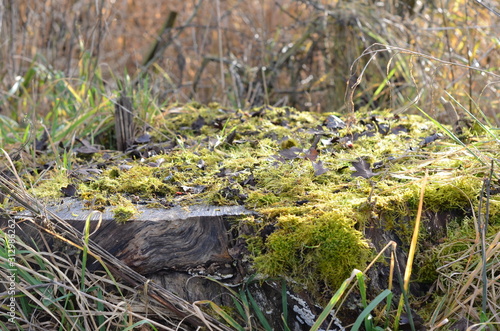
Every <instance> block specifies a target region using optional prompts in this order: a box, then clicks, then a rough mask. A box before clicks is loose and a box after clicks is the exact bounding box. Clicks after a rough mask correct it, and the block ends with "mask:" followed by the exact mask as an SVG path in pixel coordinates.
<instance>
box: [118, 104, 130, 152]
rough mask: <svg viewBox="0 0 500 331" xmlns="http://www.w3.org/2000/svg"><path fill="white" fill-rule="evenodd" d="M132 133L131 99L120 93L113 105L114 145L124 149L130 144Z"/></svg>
mask: <svg viewBox="0 0 500 331" xmlns="http://www.w3.org/2000/svg"><path fill="white" fill-rule="evenodd" d="M133 134H134V117H133V109H132V100H131V99H130V97H127V96H124V95H122V96H121V97H120V99H118V101H117V102H116V106H115V136H116V147H117V149H118V150H120V151H125V150H126V149H127V148H128V147H129V146H130V145H131V144H132V140H133Z"/></svg>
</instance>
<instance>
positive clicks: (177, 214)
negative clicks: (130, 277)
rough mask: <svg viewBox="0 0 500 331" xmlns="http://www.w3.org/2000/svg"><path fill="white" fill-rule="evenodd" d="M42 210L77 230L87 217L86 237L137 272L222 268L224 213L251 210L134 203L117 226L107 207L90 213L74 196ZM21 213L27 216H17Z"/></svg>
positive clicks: (225, 239) (226, 260) (224, 261)
mask: <svg viewBox="0 0 500 331" xmlns="http://www.w3.org/2000/svg"><path fill="white" fill-rule="evenodd" d="M47 209H48V210H49V211H51V212H53V213H54V214H56V215H57V216H59V217H60V218H62V219H63V220H65V221H67V222H68V223H69V224H71V225H72V226H73V227H75V228H76V229H78V230H80V231H83V228H84V226H85V221H86V219H87V218H89V220H90V222H91V223H90V233H91V236H90V239H92V240H93V241H94V242H95V243H96V244H98V245H99V246H101V247H102V248H104V249H105V250H107V251H108V252H110V253H111V254H112V255H114V256H116V257H117V258H119V259H120V260H121V261H123V262H124V263H125V264H127V265H128V266H130V267H131V268H133V269H134V270H135V271H137V272H139V273H140V274H142V275H151V274H155V273H157V272H160V271H162V270H163V271H164V270H182V271H187V270H191V269H195V268H197V269H200V268H203V269H208V268H211V269H213V270H219V269H221V268H222V269H224V267H223V266H224V265H225V264H228V263H231V262H232V261H233V259H232V257H231V256H230V254H229V252H228V249H229V247H230V244H229V242H228V241H229V239H228V235H227V231H228V222H227V217H230V216H241V215H245V214H249V213H251V212H250V211H248V210H246V209H245V208H243V207H242V206H224V207H214V206H191V207H189V208H183V207H174V208H171V209H159V208H146V207H139V208H138V209H139V213H138V214H137V217H135V218H134V219H131V220H129V221H127V222H126V223H122V224H120V223H117V222H116V221H115V220H114V218H113V213H112V208H111V207H108V208H106V209H105V210H104V212H102V213H98V212H92V211H90V210H87V209H84V207H83V204H82V203H81V202H80V201H78V200H76V199H64V200H63V203H62V204H60V205H57V206H51V207H50V206H49V207H48V208H47ZM22 216H28V214H25V215H19V216H18V217H22ZM27 224H29V223H26V225H27ZM23 230H24V231H25V232H27V233H28V234H29V233H31V232H33V231H34V230H35V229H32V230H30V229H29V228H26V226H24V227H23ZM33 235H34V233H33ZM218 265H221V266H222V267H221V268H219V267H217V266H218ZM227 272H228V273H231V272H232V271H231V270H227Z"/></svg>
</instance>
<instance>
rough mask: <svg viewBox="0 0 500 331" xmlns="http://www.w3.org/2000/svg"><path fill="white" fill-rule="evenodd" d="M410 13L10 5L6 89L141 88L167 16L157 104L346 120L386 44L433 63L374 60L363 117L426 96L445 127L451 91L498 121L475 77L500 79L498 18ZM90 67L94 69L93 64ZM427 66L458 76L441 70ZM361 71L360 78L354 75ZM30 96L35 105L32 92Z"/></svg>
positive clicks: (393, 57)
mask: <svg viewBox="0 0 500 331" xmlns="http://www.w3.org/2000/svg"><path fill="white" fill-rule="evenodd" d="M408 3H411V2H408ZM327 4H328V5H327ZM404 4H405V2H398V1H387V2H376V3H373V2H371V1H354V2H344V1H339V2H331V1H318V2H316V1H311V0H301V1H299V0H279V1H270V0H253V1H237V0H226V1H224V0H220V1H201V0H192V1H169V2H168V3H167V2H164V1H159V0H150V1H147V2H146V3H144V2H137V1H132V0H121V1H120V0H116V1H103V0H100V1H90V0H82V1H70V0H52V1H47V2H39V1H34V0H23V1H17V2H15V3H11V4H7V5H6V7H5V11H4V14H3V17H2V19H3V20H2V22H3V25H2V31H1V33H2V36H3V40H5V44H4V47H2V51H1V52H2V54H1V55H2V57H3V58H4V59H5V61H3V62H2V65H1V67H0V79H1V82H2V89H3V90H4V91H7V90H9V89H10V88H11V87H12V86H13V85H14V83H15V81H16V77H17V76H24V75H25V73H26V71H27V70H28V68H29V67H30V66H32V65H33V62H35V63H37V64H39V65H45V66H49V67H50V68H53V69H54V70H57V71H62V72H64V76H65V77H81V75H79V74H80V73H81V71H82V70H83V72H84V73H85V74H86V75H87V76H93V75H94V74H95V70H94V69H95V68H96V67H97V68H99V69H100V72H101V75H102V78H103V79H104V81H105V84H107V85H111V86H113V85H115V84H116V80H115V76H116V77H122V76H124V75H125V74H129V75H132V76H134V75H135V74H136V73H137V72H138V71H140V70H142V69H141V68H142V67H141V66H142V61H143V57H144V55H145V54H147V53H148V49H149V48H150V45H151V44H152V43H153V42H154V40H155V39H156V38H158V36H157V34H158V31H159V27H160V26H161V25H162V24H163V23H164V22H165V20H166V19H167V16H168V14H169V11H176V12H177V13H178V17H177V20H176V22H175V27H174V29H172V31H167V33H166V34H164V35H163V36H162V38H164V39H165V41H166V42H167V44H168V47H167V48H166V50H165V52H164V53H163V55H162V56H160V57H159V58H158V60H157V61H156V62H155V64H154V65H153V66H151V67H149V72H150V73H152V74H154V75H152V76H151V78H150V80H151V82H150V83H149V86H150V87H151V89H152V90H153V93H154V94H155V95H157V96H158V98H159V99H160V100H164V101H180V102H186V101H188V100H191V99H194V100H196V101H199V102H202V103H207V102H210V101H218V102H220V103H222V104H223V105H229V106H233V107H249V106H252V105H257V104H262V103H267V102H269V103H272V104H289V105H293V106H297V107H299V108H300V109H309V110H313V111H346V99H345V96H346V86H347V85H350V86H352V84H353V83H354V82H355V81H356V79H357V78H358V77H359V75H360V74H361V73H362V70H363V68H364V67H365V65H366V64H367V63H368V62H369V56H365V57H362V58H361V59H360V60H358V61H357V62H356V59H358V57H359V56H360V55H361V54H362V53H363V51H364V50H365V49H367V48H369V47H370V46H371V45H373V44H374V43H380V44H385V45H390V46H391V47H399V48H400V49H405V50H408V51H411V52H418V53H420V54H423V55H424V56H425V57H416V56H414V55H412V54H410V53H407V54H404V53H401V52H395V51H391V50H389V51H388V52H387V53H385V54H382V53H378V54H377V55H376V58H375V59H374V61H371V63H370V64H369V65H368V66H367V67H366V68H365V69H364V76H363V79H362V80H361V81H360V84H359V85H358V86H357V89H356V91H355V93H354V95H353V97H354V98H353V100H354V102H355V106H356V107H360V106H366V105H368V106H370V107H372V108H376V107H382V108H386V107H391V108H399V107H404V106H405V105H407V104H408V103H409V100H413V99H414V98H415V97H416V96H417V95H419V96H420V100H419V102H420V107H422V108H424V109H426V110H427V111H431V114H433V115H436V116H438V117H439V118H443V119H446V118H449V117H450V116H454V114H450V109H446V106H445V105H443V102H446V100H442V97H444V98H445V99H447V98H446V97H445V96H444V95H443V91H449V92H451V93H452V94H454V95H455V97H457V98H458V99H459V101H460V102H461V103H462V104H465V105H467V106H468V107H469V108H470V109H471V110H474V109H481V110H482V111H483V113H485V114H487V115H489V116H492V117H495V112H494V110H495V109H496V108H497V107H498V100H500V97H499V92H498V88H497V86H496V85H495V84H497V82H498V79H497V78H495V77H492V76H490V75H487V74H485V73H484V72H477V71H474V70H471V68H482V69H484V70H485V71H489V72H493V71H495V70H497V69H498V63H500V61H499V58H498V54H500V53H499V52H498V48H499V46H498V45H499V44H498V39H497V36H496V35H495V31H496V29H497V28H498V26H496V25H495V24H497V20H496V17H495V15H494V14H493V13H492V12H490V11H488V10H487V9H486V8H484V7H483V6H481V5H479V4H477V3H476V2H473V1H470V2H466V1H453V2H449V1H446V2H445V1H441V2H438V3H436V4H434V5H433V4H431V3H425V4H423V5H422V7H418V6H416V7H414V8H413V10H412V11H408V10H407V9H405V8H404V6H403V5H404ZM88 55H90V59H91V60H88V61H86V60H85V59H86V58H88ZM86 56H87V57H86ZM427 56H429V57H427ZM430 57H434V58H437V59H441V60H446V61H448V62H450V63H454V64H456V65H445V66H443V65H442V63H439V62H436V61H433V60H431V58H430ZM82 61H84V62H85V63H84V64H85V65H84V66H82V63H81V62H82ZM353 63H356V66H355V67H354V68H353V69H352V70H350V69H349V68H350V67H351V65H352V64H353ZM466 66H470V67H471V68H468V67H466ZM263 68H266V70H265V71H263V70H262V69H263ZM79 71H80V72H79ZM87 78H88V79H89V80H90V81H92V77H87ZM386 79H387V80H386ZM29 84H31V85H29ZM29 84H28V86H27V88H28V89H29V91H30V92H31V93H30V95H31V97H32V98H34V99H36V98H37V94H38V93H37V92H39V91H36V84H35V81H33V82H30V83H29ZM422 90H424V93H423V94H422V93H420V92H421V91H422ZM442 101H443V102H442ZM9 106H10V107H11V110H13V111H23V112H24V113H29V111H28V110H27V109H12V107H13V105H12V103H10V104H9ZM347 106H348V104H347ZM17 107H21V108H22V105H17ZM42 108H43V107H42ZM451 112H453V110H451ZM495 119H496V117H495Z"/></svg>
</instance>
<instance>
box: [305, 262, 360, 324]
mask: <svg viewBox="0 0 500 331" xmlns="http://www.w3.org/2000/svg"><path fill="white" fill-rule="evenodd" d="M358 273H361V271H359V270H354V271H353V272H352V274H351V276H350V277H349V278H347V279H346V280H344V282H343V283H342V285H340V288H339V289H338V290H337V292H335V294H334V295H333V297H332V298H331V299H330V302H328V304H327V305H326V307H325V309H324V310H323V312H321V314H320V315H319V317H318V319H317V320H316V322H315V323H314V324H313V326H312V327H311V330H310V331H318V330H319V328H320V326H321V324H322V323H323V322H324V321H325V320H326V319H327V317H328V316H330V312H331V311H332V309H333V307H334V306H335V305H336V304H337V302H338V301H339V300H340V298H341V297H342V295H343V294H344V292H345V291H346V289H347V286H349V284H350V283H351V281H352V280H353V278H354V277H356V275H357V274H358Z"/></svg>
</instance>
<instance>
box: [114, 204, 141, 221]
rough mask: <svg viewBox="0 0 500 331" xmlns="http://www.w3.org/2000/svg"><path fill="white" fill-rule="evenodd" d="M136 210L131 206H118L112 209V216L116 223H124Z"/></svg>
mask: <svg viewBox="0 0 500 331" xmlns="http://www.w3.org/2000/svg"><path fill="white" fill-rule="evenodd" d="M136 212H137V210H136V209H135V208H134V207H132V206H118V207H116V208H114V209H113V216H114V218H115V221H116V222H117V223H125V222H127V221H128V220H130V219H131V218H132V217H133V216H134V215H135V214H136Z"/></svg>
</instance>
